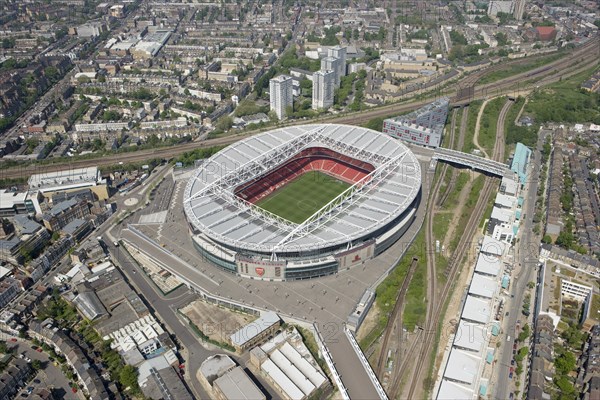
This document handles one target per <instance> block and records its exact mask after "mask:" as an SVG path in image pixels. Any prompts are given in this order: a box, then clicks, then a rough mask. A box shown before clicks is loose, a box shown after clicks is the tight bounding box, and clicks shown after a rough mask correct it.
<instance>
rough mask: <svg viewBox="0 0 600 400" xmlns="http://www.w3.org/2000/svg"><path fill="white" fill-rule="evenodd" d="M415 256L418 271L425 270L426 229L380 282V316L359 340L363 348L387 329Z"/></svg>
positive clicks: (378, 294)
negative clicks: (417, 259)
mask: <svg viewBox="0 0 600 400" xmlns="http://www.w3.org/2000/svg"><path fill="white" fill-rule="evenodd" d="M413 257H418V258H419V261H418V266H417V272H418V271H419V270H422V271H424V270H425V269H426V268H427V259H426V252H425V230H424V229H421V230H420V231H419V233H418V234H417V236H416V237H415V240H414V242H413V244H412V246H411V247H410V248H409V249H407V251H406V253H405V255H404V257H402V259H401V260H400V262H399V263H398V265H397V266H396V268H394V269H393V270H392V272H390V274H389V275H388V276H387V277H386V278H385V279H384V280H383V282H381V283H380V284H379V286H377V289H376V290H375V293H376V297H375V307H377V309H378V310H379V318H378V319H377V321H376V323H375V326H374V327H373V329H371V331H370V332H369V333H368V334H367V335H366V336H365V337H364V338H363V339H362V340H361V341H360V342H359V345H360V347H361V349H363V350H366V349H368V348H369V347H370V346H371V345H372V344H373V343H374V342H375V341H376V340H377V339H378V338H379V337H380V336H381V334H382V333H383V331H384V330H385V327H386V325H387V322H388V318H389V315H390V314H391V313H392V310H393V309H394V305H395V304H396V297H397V295H398V290H400V286H402V282H403V281H404V278H405V277H406V275H407V274H408V270H409V268H410V265H411V263H412V259H413ZM416 275H417V273H416V272H415V275H414V276H416ZM413 280H414V277H413ZM408 296H409V294H408V293H407V302H408ZM421 302H422V300H421ZM407 308H408V306H407ZM407 308H405V310H404V311H405V314H404V315H406V311H407ZM424 316H425V315H424V311H423V315H422V316H421V318H424ZM405 327H406V324H405ZM413 327H414V326H413Z"/></svg>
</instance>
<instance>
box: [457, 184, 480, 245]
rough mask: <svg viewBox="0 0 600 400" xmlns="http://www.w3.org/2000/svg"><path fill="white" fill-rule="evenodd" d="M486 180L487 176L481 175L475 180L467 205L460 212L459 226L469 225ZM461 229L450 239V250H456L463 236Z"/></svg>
mask: <svg viewBox="0 0 600 400" xmlns="http://www.w3.org/2000/svg"><path fill="white" fill-rule="evenodd" d="M484 182H485V176H483V175H479V176H478V177H477V178H475V180H474V181H473V183H472V185H471V189H470V190H469V195H468V196H467V200H466V201H465V205H464V206H463V208H462V212H461V214H460V218H459V219H458V225H457V226H459V227H465V226H467V222H469V218H471V214H472V213H473V209H474V208H475V205H476V204H477V200H479V196H480V195H481V190H482V189H483V183H484ZM461 233H462V232H461V231H460V230H457V231H456V235H454V236H453V237H452V239H451V240H450V250H451V251H454V250H456V247H457V246H458V242H459V241H460V238H461Z"/></svg>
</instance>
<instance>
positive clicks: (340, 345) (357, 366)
mask: <svg viewBox="0 0 600 400" xmlns="http://www.w3.org/2000/svg"><path fill="white" fill-rule="evenodd" d="M119 240H122V241H124V242H125V243H127V245H128V246H130V247H131V248H132V249H134V251H136V252H140V253H143V254H145V255H146V256H148V257H151V258H152V259H153V260H154V261H155V262H156V263H158V264H159V265H160V266H161V267H162V268H164V269H165V270H166V271H169V272H170V273H172V274H173V275H175V276H177V277H178V278H179V279H180V280H181V281H182V282H183V283H184V284H185V285H186V286H187V287H188V288H190V289H191V290H193V291H194V292H195V293H197V294H199V295H200V296H201V297H203V298H204V299H206V300H208V301H209V302H211V303H214V304H218V305H221V306H223V307H227V308H231V309H237V310H242V311H244V312H246V313H250V314H255V315H259V314H260V313H261V311H265V310H263V309H261V308H259V307H253V306H249V305H247V304H242V303H239V302H236V301H235V300H232V299H231V298H225V297H222V296H219V295H215V294H214V293H213V292H214V291H215V289H217V288H218V287H219V282H217V281H215V280H213V279H212V278H210V277H209V276H207V275H205V274H204V273H202V272H201V271H200V270H199V269H198V268H195V267H194V266H192V265H189V264H188V263H186V262H185V261H183V260H181V259H180V258H179V257H177V256H176V255H175V254H173V253H171V252H170V251H168V250H167V249H165V248H163V247H162V246H160V245H159V244H158V243H156V242H155V241H154V240H153V239H152V238H150V237H148V236H146V235H145V234H144V233H142V232H141V231H139V230H138V229H137V228H136V227H135V226H133V225H128V226H127V229H124V230H123V231H122V232H121V237H120V238H119ZM278 314H280V316H282V317H283V318H284V320H285V319H290V320H294V318H293V317H290V316H287V315H286V314H285V313H282V312H280V311H279V312H278ZM319 325H320V326H319ZM319 325H315V326H314V328H315V332H316V333H317V341H318V343H319V344H320V346H319V347H320V350H321V353H322V354H323V357H324V358H325V361H326V362H327V365H328V366H329V369H330V370H331V372H332V375H333V377H334V381H335V384H336V386H338V388H339V390H340V393H341V397H342V398H343V399H344V400H347V399H351V400H363V399H364V400H367V399H368V400H374V399H385V400H387V396H386V394H385V392H384V391H383V388H382V387H381V384H380V383H379V381H378V380H377V377H376V376H375V373H374V372H373V370H372V368H371V366H370V365H369V363H368V361H367V359H366V357H365V356H364V354H363V353H362V351H361V350H360V348H359V347H358V343H356V340H355V339H354V336H352V333H350V332H349V331H348V330H347V329H346V328H345V327H343V326H341V325H339V324H335V323H331V324H329V323H321V324H319Z"/></svg>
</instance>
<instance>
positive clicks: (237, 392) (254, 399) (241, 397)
mask: <svg viewBox="0 0 600 400" xmlns="http://www.w3.org/2000/svg"><path fill="white" fill-rule="evenodd" d="M213 385H216V386H218V387H219V389H221V392H222V393H223V394H224V395H225V398H226V399H231V400H245V399H248V400H250V399H251V400H260V399H264V398H265V395H264V394H263V393H262V392H261V391H260V389H258V387H256V385H255V384H254V382H252V380H251V379H250V378H249V377H248V375H246V373H245V372H244V370H243V369H242V368H241V367H235V368H233V369H232V370H231V371H228V372H226V373H225V374H223V375H222V376H221V377H219V378H218V379H216V380H215V381H214V382H213Z"/></svg>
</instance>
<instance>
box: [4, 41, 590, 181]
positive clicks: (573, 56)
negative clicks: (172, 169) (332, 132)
mask: <svg viewBox="0 0 600 400" xmlns="http://www.w3.org/2000/svg"><path fill="white" fill-rule="evenodd" d="M597 43H598V38H595V39H593V41H590V42H589V43H587V44H586V45H584V46H582V47H580V48H577V49H575V50H574V51H573V53H568V57H565V58H561V59H559V60H557V61H555V62H553V63H549V64H547V65H545V66H544V68H546V67H547V66H549V65H551V66H553V67H554V68H555V69H548V70H545V71H542V70H543V69H544V68H542V67H540V68H536V69H534V70H532V71H534V72H528V73H523V74H519V75H516V76H512V77H509V78H506V79H502V80H498V81H496V82H493V83H489V84H485V85H479V86H477V87H475V88H474V91H473V97H471V98H468V99H459V100H458V102H457V103H455V104H461V105H464V104H468V103H469V102H470V101H473V100H479V99H485V98H487V97H489V96H497V95H500V94H501V93H507V92H515V91H521V90H524V89H526V88H529V89H533V88H534V87H535V86H539V85H542V84H548V83H552V82H556V81H558V80H559V79H561V77H563V76H564V75H566V73H565V71H566V70H567V69H568V68H574V69H575V71H580V70H584V69H586V68H588V67H589V66H590V65H591V64H596V63H597V62H598V51H599V50H598V49H597V48H596V47H600V46H597ZM594 45H596V46H595V47H593V46H594ZM590 46H592V47H590ZM590 49H592V51H590ZM503 65H506V63H505V64H503ZM535 71H542V72H540V73H539V74H536V73H535ZM557 71H558V72H557ZM483 72H484V71H482V72H481V74H482V75H476V76H475V78H477V77H481V76H483ZM476 74H480V73H479V72H478V73H476ZM528 74H531V77H530V80H531V79H533V78H541V77H551V78H545V79H544V81H542V82H533V83H530V84H527V81H526V77H527V76H526V75H528ZM474 75H475V74H472V75H468V76H467V78H465V79H464V80H463V81H459V82H458V83H456V84H454V85H452V86H451V87H449V88H448V89H447V90H445V91H444V93H443V94H444V95H446V96H449V97H453V96H455V95H456V94H457V93H458V91H459V89H460V87H461V86H464V85H465V83H464V81H466V80H468V81H469V83H471V82H473V83H475V82H476V81H477V79H475V78H474ZM524 81H525V82H524ZM409 95H410V97H412V96H414V95H415V93H410V94H409ZM439 95H440V93H439V91H436V93H435V95H434V97H438V96H439ZM410 97H407V99H409V98H410ZM432 100H433V97H431V96H427V98H425V99H422V100H418V101H410V102H407V103H403V104H391V105H386V106H381V107H377V108H373V109H370V110H367V111H362V112H358V113H351V114H346V115H341V116H334V117H331V116H328V117H325V118H317V119H314V120H311V121H310V122H312V123H336V124H350V125H361V124H364V123H365V122H367V121H369V120H370V119H372V118H376V117H387V116H389V115H393V114H401V113H405V112H409V111H413V110H415V109H417V108H420V107H422V106H424V105H426V104H428V103H430V102H431V101H432ZM306 122H307V121H305V120H294V121H290V122H288V123H287V124H288V125H297V124H304V123H306ZM268 129H272V128H268ZM258 132H260V130H257V131H252V132H247V133H243V134H237V135H231V136H226V137H222V138H215V139H209V140H203V141H195V142H190V143H185V144H181V145H177V146H171V147H163V148H158V149H149V150H140V151H136V152H133V153H121V154H113V155H110V156H105V157H102V158H94V159H87V160H67V161H64V162H59V163H55V164H46V165H44V164H30V165H28V166H18V167H11V168H6V169H4V171H3V172H2V173H3V178H5V179H6V178H22V177H28V176H30V175H31V174H34V173H37V172H39V171H42V170H43V172H53V171H60V170H63V169H65V167H69V168H80V167H86V166H89V164H90V163H92V162H93V163H94V164H96V165H98V166H105V165H114V164H117V163H119V162H142V161H146V160H148V159H152V158H167V159H168V158H172V157H175V156H178V155H180V154H181V153H183V152H186V151H192V150H194V149H197V148H207V147H212V146H224V145H229V144H231V143H234V142H237V141H239V140H241V139H244V138H246V137H249V136H251V135H254V134H256V133H258Z"/></svg>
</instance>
